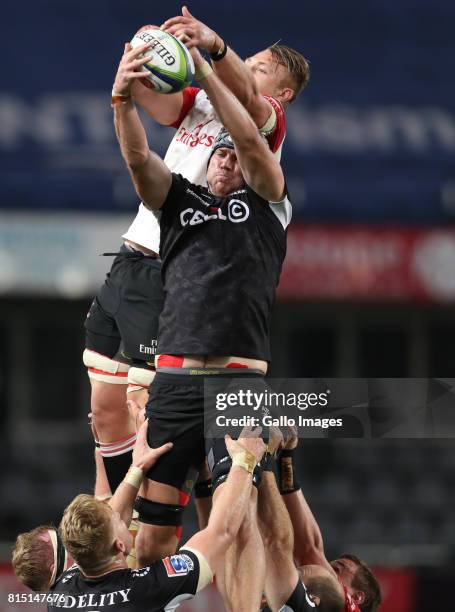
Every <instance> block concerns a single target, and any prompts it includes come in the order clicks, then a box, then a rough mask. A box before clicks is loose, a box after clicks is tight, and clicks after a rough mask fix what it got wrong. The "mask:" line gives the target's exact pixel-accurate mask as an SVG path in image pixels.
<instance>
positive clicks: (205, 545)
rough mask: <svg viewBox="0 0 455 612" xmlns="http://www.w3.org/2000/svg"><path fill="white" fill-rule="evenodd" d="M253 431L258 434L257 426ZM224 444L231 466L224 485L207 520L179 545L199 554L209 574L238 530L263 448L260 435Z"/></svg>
mask: <svg viewBox="0 0 455 612" xmlns="http://www.w3.org/2000/svg"><path fill="white" fill-rule="evenodd" d="M256 434H257V435H259V434H260V428H259V430H257V431H256ZM226 446H227V449H228V452H229V454H230V456H231V458H232V467H231V469H230V472H229V476H228V478H227V480H226V482H225V483H224V486H223V487H222V488H220V489H218V490H217V491H216V492H215V495H214V499H213V507H212V512H211V514H210V518H209V523H208V525H207V527H206V528H205V529H203V530H202V531H199V532H198V533H196V534H195V535H194V536H193V537H192V538H190V539H189V540H188V542H187V543H186V544H185V545H184V546H183V547H182V549H190V550H194V551H197V552H198V553H201V554H202V556H203V557H204V559H205V561H206V562H207V563H208V565H209V568H210V570H211V572H212V574H214V573H216V571H217V568H218V565H219V564H220V562H221V561H222V560H223V558H224V555H225V553H226V551H227V549H228V548H229V546H230V545H231V544H232V542H233V541H234V538H235V536H236V534H237V532H238V530H239V529H240V525H241V523H242V521H243V519H244V517H245V513H246V510H247V507H248V504H249V501H250V494H251V487H252V482H253V470H254V468H255V467H256V465H257V463H259V462H260V461H261V459H262V457H263V455H264V452H265V449H266V447H265V444H264V442H263V441H262V439H261V438H259V437H246V438H239V440H237V441H235V440H231V439H230V438H229V437H227V438H226Z"/></svg>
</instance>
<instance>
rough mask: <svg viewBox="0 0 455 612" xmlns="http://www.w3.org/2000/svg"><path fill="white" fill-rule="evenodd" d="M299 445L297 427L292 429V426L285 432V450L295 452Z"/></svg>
mask: <svg viewBox="0 0 455 612" xmlns="http://www.w3.org/2000/svg"><path fill="white" fill-rule="evenodd" d="M298 443H299V437H298V431H297V427H291V426H288V427H286V429H285V431H284V444H283V448H284V449H285V450H293V449H294V448H297V445H298Z"/></svg>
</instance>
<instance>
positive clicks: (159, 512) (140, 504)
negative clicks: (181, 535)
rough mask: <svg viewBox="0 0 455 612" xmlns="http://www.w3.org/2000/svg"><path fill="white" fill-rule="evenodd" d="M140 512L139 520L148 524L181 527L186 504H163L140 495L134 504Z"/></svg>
mask: <svg viewBox="0 0 455 612" xmlns="http://www.w3.org/2000/svg"><path fill="white" fill-rule="evenodd" d="M134 508H135V510H137V511H138V513H139V521H140V522H141V523H147V524H148V525H159V526H173V527H180V526H181V525H182V521H183V511H184V509H185V506H180V505H178V504H161V503H159V502H154V501H150V500H148V499H145V498H144V497H138V498H137V500H136V503H135V505H134Z"/></svg>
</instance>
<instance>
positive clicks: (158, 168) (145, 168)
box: [112, 43, 172, 210]
mask: <svg viewBox="0 0 455 612" xmlns="http://www.w3.org/2000/svg"><path fill="white" fill-rule="evenodd" d="M149 48H150V44H149V43H147V44H145V45H142V46H141V47H137V48H136V49H131V47H130V45H129V44H128V43H127V44H126V45H125V52H124V54H123V57H122V59H121V61H120V64H119V67H118V71H117V75H116V77H115V81H114V87H113V90H112V106H113V109H114V125H115V132H116V134H117V139H118V141H119V144H120V149H121V151H122V155H123V158H124V160H125V162H126V165H127V167H128V170H129V172H130V174H131V178H132V180H133V183H134V187H135V189H136V192H137V194H138V196H139V197H140V198H141V200H142V201H143V202H144V204H145V205H146V206H147V207H148V208H151V209H154V210H157V209H159V208H161V206H162V204H163V203H164V201H165V199H166V197H167V195H168V193H169V189H170V187H171V183H172V175H171V172H170V170H169V168H168V167H167V166H166V165H165V164H164V162H163V160H162V159H161V158H160V157H159V156H158V155H157V154H156V153H153V152H152V151H150V149H149V145H148V142H147V136H146V133H145V130H144V126H143V125H142V123H141V120H140V117H139V114H138V112H137V110H136V108H135V106H134V104H133V101H132V97H131V85H132V83H133V82H134V81H136V80H138V79H139V78H143V75H142V74H141V72H138V69H139V68H140V66H142V64H144V63H145V62H146V61H147V60H148V58H147V55H146V52H147V50H148V49H149ZM142 53H145V57H142V58H140V57H139V56H140V55H141V54H142Z"/></svg>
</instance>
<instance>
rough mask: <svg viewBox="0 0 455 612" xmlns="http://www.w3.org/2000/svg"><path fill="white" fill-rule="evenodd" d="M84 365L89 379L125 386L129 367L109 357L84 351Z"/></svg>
mask: <svg viewBox="0 0 455 612" xmlns="http://www.w3.org/2000/svg"><path fill="white" fill-rule="evenodd" d="M82 360H83V362H84V365H85V366H86V367H87V369H88V375H89V378H91V379H92V380H99V381H101V382H106V383H110V384H111V385H126V384H127V380H128V370H129V365H127V364H126V363H121V362H120V361H115V360H114V359H111V358H110V357H106V356H105V355H101V353H96V352H95V351H91V350H90V349H85V350H84V353H83V355H82Z"/></svg>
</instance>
